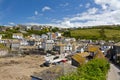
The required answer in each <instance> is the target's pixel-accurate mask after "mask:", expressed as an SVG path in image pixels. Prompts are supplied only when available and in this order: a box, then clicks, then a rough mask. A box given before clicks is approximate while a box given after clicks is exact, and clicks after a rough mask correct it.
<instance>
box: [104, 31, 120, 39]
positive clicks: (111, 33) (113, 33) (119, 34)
mask: <svg viewBox="0 0 120 80" xmlns="http://www.w3.org/2000/svg"><path fill="white" fill-rule="evenodd" d="M105 35H106V36H107V37H110V38H111V37H115V36H116V37H120V30H111V29H106V30H105Z"/></svg>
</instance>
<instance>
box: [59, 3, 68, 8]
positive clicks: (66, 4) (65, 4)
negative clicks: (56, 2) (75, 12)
mask: <svg viewBox="0 0 120 80" xmlns="http://www.w3.org/2000/svg"><path fill="white" fill-rule="evenodd" d="M68 5H69V3H64V4H60V6H62V7H66V6H68Z"/></svg>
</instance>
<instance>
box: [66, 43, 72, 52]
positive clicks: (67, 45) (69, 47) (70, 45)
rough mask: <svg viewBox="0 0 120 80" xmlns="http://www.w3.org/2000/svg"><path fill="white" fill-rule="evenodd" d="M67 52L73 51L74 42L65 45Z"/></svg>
mask: <svg viewBox="0 0 120 80" xmlns="http://www.w3.org/2000/svg"><path fill="white" fill-rule="evenodd" d="M64 51H65V52H71V51H72V44H70V43H68V44H66V45H65V46H64Z"/></svg>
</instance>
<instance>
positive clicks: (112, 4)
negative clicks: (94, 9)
mask: <svg viewBox="0 0 120 80" xmlns="http://www.w3.org/2000/svg"><path fill="white" fill-rule="evenodd" d="M94 1H95V3H96V4H98V5H101V7H102V8H103V9H104V8H106V7H109V9H111V10H116V9H120V0H109V1H108V0H94ZM106 9H107V8H106Z"/></svg>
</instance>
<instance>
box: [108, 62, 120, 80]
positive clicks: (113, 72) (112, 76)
mask: <svg viewBox="0 0 120 80" xmlns="http://www.w3.org/2000/svg"><path fill="white" fill-rule="evenodd" d="M107 80H120V69H119V68H118V67H116V66H115V65H114V64H110V70H109V72H108V79H107Z"/></svg>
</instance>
